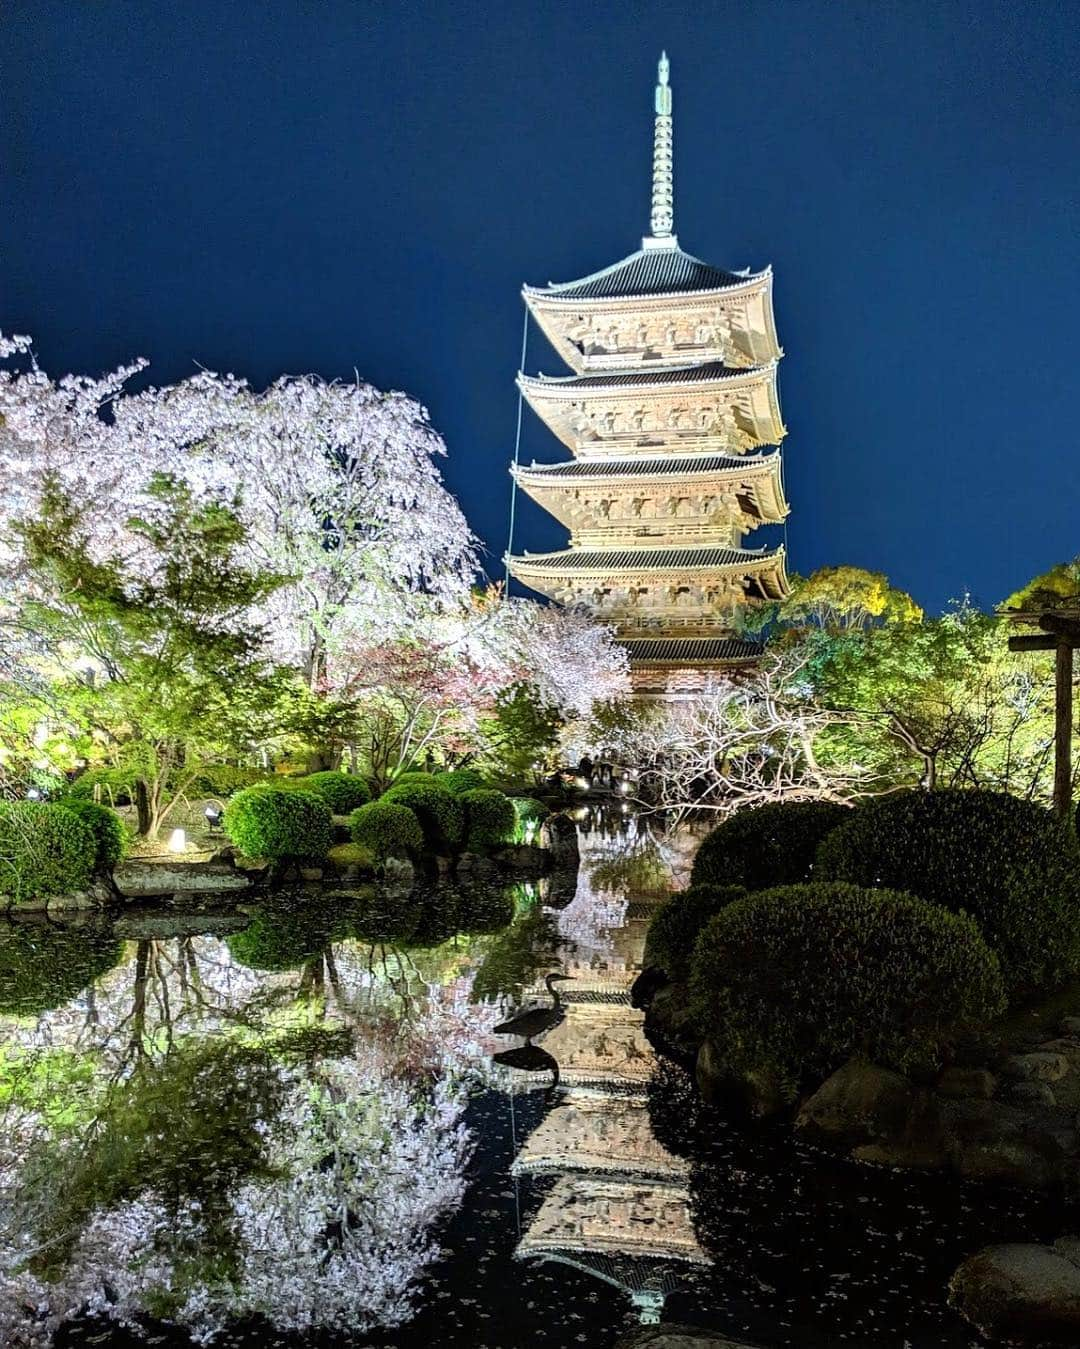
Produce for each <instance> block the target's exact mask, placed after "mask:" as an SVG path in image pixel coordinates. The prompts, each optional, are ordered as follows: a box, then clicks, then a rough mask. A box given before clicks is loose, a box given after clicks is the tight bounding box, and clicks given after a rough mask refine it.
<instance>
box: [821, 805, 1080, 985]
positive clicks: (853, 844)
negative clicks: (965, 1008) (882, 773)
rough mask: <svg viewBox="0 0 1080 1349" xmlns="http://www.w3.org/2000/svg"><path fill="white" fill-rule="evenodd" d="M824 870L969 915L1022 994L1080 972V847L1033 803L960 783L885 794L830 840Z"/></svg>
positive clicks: (824, 874) (826, 876)
mask: <svg viewBox="0 0 1080 1349" xmlns="http://www.w3.org/2000/svg"><path fill="white" fill-rule="evenodd" d="M815 876H816V877H818V878H820V879H822V880H838V881H850V882H852V883H853V884H856V885H880V886H891V887H894V888H896V889H903V890H909V891H911V892H912V893H913V894H916V895H919V896H920V897H921V898H923V899H927V900H931V901H933V902H934V903H935V904H941V905H943V906H944V907H945V908H947V909H950V910H952V911H953V912H954V913H959V912H962V911H966V912H967V913H970V914H971V915H972V917H973V918H974V919H975V921H976V922H977V923H978V925H979V927H980V928H981V929H982V933H983V936H984V937H985V938H986V940H987V942H988V943H989V945H990V947H991V949H992V950H994V951H996V952H997V954H998V957H999V958H1000V960H1001V970H1002V974H1003V976H1004V979H1005V986H1006V988H1007V989H1008V990H1009V993H1010V996H1011V997H1012V998H1014V999H1016V998H1018V997H1020V996H1023V995H1024V994H1028V993H1032V992H1035V991H1037V990H1041V989H1049V988H1053V987H1055V986H1057V985H1059V984H1061V983H1063V982H1064V981H1065V980H1067V979H1069V978H1071V977H1073V976H1074V975H1075V974H1076V973H1077V972H1078V971H1080V847H1078V846H1077V842H1076V838H1075V836H1074V835H1073V833H1072V831H1071V830H1069V829H1066V828H1064V827H1063V826H1062V825H1060V824H1059V823H1058V822H1057V820H1056V819H1055V818H1054V816H1053V815H1052V814H1051V813H1050V811H1048V810H1044V809H1043V808H1042V807H1041V806H1035V805H1032V804H1031V803H1030V802H1028V801H1021V800H1019V799H1018V798H1016V797H1014V796H1006V795H1005V794H1004V793H999V792H976V791H956V790H950V791H940V792H904V793H903V794H898V795H896V796H886V797H882V798H880V799H879V800H876V801H871V802H869V803H868V804H867V805H865V806H860V808H859V809H858V810H857V811H855V812H853V813H852V815H851V816H850V817H849V818H848V819H847V820H846V821H844V823H843V824H842V825H840V827H839V828H838V829H836V830H835V831H834V832H833V833H831V834H830V835H829V836H828V837H827V838H826V839H825V840H824V841H823V842H822V844H821V846H820V848H819V849H818V860H817V866H816V869H815Z"/></svg>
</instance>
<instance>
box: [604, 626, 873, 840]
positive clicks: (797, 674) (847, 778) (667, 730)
mask: <svg viewBox="0 0 1080 1349" xmlns="http://www.w3.org/2000/svg"><path fill="white" fill-rule="evenodd" d="M805 666H806V657H805V655H800V654H799V653H797V652H788V653H781V654H779V655H774V656H772V657H769V658H767V659H766V660H765V661H763V663H762V664H761V665H760V666H758V667H757V668H756V669H755V670H753V671H752V672H750V673H747V674H740V675H738V676H736V677H733V678H728V679H718V680H716V681H715V682H714V683H712V684H711V685H710V686H709V687H708V688H707V689H706V690H705V692H704V693H703V695H702V696H701V697H699V698H694V699H691V700H687V701H685V702H677V703H665V704H657V705H655V706H651V707H649V708H646V709H642V710H641V711H640V713H639V714H638V715H636V716H633V717H630V718H626V719H624V721H623V722H622V724H621V725H620V726H618V727H616V728H613V729H612V728H609V729H608V730H607V731H606V741H605V752H607V753H609V754H614V755H616V756H617V757H618V758H619V760H620V761H621V762H622V763H624V764H625V765H627V767H629V768H630V769H631V770H633V771H634V773H635V774H636V787H635V795H636V797H637V799H638V801H639V803H640V804H643V805H646V806H648V807H651V808H654V809H662V810H666V811H674V812H676V813H681V812H684V811H686V810H691V809H693V810H709V811H715V812H717V813H718V814H722V815H726V814H732V813H734V812H735V811H737V810H741V809H744V808H746V807H748V806H757V805H764V804H766V803H767V802H771V801H780V800H785V801H810V800H823V801H848V800H851V799H853V798H854V797H856V796H858V795H859V794H860V793H861V792H862V791H863V790H865V789H866V788H867V787H868V784H869V779H870V773H869V771H868V770H867V769H866V768H864V767H863V766H862V765H861V764H859V763H858V762H857V761H853V760H852V759H851V758H850V757H849V756H847V755H845V756H842V757H841V758H839V759H836V758H834V756H832V755H831V754H830V753H829V746H828V738H829V734H830V732H832V731H834V730H837V729H839V728H843V727H849V726H851V725H852V724H853V723H854V722H857V721H858V720H859V719H860V716H859V714H858V713H854V712H838V711H833V710H831V709H829V708H825V707H822V706H820V705H819V704H818V703H816V702H815V701H814V698H813V689H812V687H811V685H810V684H809V682H808V680H807V676H806V668H805Z"/></svg>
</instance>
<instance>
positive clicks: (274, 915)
mask: <svg viewBox="0 0 1080 1349" xmlns="http://www.w3.org/2000/svg"><path fill="white" fill-rule="evenodd" d="M333 926H334V911H333V909H332V908H331V907H330V906H329V905H328V904H302V905H297V906H292V907H289V906H287V905H280V904H273V903H270V904H268V905H267V906H266V907H265V908H263V909H259V910H258V911H257V912H256V913H255V914H254V915H253V916H252V919H251V922H250V923H249V924H248V926H247V927H246V928H244V930H243V931H242V932H234V933H231V934H230V935H229V936H227V937H226V938H225V945H226V946H227V947H228V948H229V951H230V953H231V955H232V956H233V958H234V959H235V960H238V961H239V962H240V964H241V965H246V966H247V967H248V969H251V970H265V971H273V972H278V971H283V970H295V969H299V968H300V966H301V965H303V964H305V963H306V962H307V961H309V960H314V959H315V958H316V957H318V956H320V955H321V954H322V952H323V951H324V950H325V948H326V947H327V946H329V945H330V943H331V941H332V939H333Z"/></svg>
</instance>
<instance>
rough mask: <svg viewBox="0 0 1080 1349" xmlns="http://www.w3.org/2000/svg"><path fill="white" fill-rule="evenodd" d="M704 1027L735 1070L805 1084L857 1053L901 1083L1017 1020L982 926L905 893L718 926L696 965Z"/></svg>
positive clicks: (818, 901) (739, 911) (853, 896)
mask: <svg viewBox="0 0 1080 1349" xmlns="http://www.w3.org/2000/svg"><path fill="white" fill-rule="evenodd" d="M690 985H691V995H692V1005H693V1011H694V1017H695V1019H696V1021H697V1022H698V1025H699V1027H700V1029H701V1030H702V1032H703V1033H704V1034H705V1035H706V1036H708V1038H709V1039H710V1040H711V1041H712V1042H713V1045H714V1046H715V1048H716V1050H717V1054H718V1056H719V1059H720V1062H721V1063H722V1064H724V1065H725V1066H727V1067H728V1068H729V1069H730V1070H731V1071H733V1072H738V1071H739V1070H740V1069H741V1068H746V1067H748V1066H756V1065H760V1064H769V1065H771V1066H772V1067H774V1068H776V1069H778V1070H779V1071H780V1072H781V1073H782V1074H784V1075H787V1076H790V1077H791V1078H792V1079H794V1080H795V1081H798V1080H799V1079H800V1078H801V1077H804V1076H805V1075H807V1074H812V1075H814V1076H817V1077H821V1076H824V1075H826V1074H828V1073H830V1072H832V1071H833V1070H834V1069H835V1068H837V1067H838V1066H839V1065H840V1064H841V1063H843V1062H844V1061H845V1060H846V1059H848V1058H850V1057H851V1056H852V1055H853V1054H863V1055H865V1056H866V1057H868V1058H870V1059H872V1060H873V1061H874V1062H875V1063H881V1064H885V1065H887V1066H890V1067H893V1068H896V1069H898V1070H900V1071H901V1072H903V1071H906V1070H908V1069H911V1068H915V1067H922V1066H926V1067H931V1066H935V1065H936V1064H937V1063H938V1062H939V1061H940V1058H941V1056H942V1052H943V1050H944V1049H945V1047H946V1046H947V1045H948V1044H949V1042H950V1041H951V1040H953V1039H954V1038H955V1037H957V1036H958V1035H960V1034H963V1033H964V1032H965V1031H967V1030H969V1029H971V1028H972V1027H977V1026H981V1025H984V1024H985V1023H986V1022H987V1021H989V1020H991V1019H992V1018H994V1017H996V1016H998V1015H999V1014H1000V1013H1001V1012H1002V1010H1003V1009H1004V1007H1005V996H1004V986H1003V984H1002V980H1001V972H1000V968H999V965H998V960H997V957H996V956H995V955H994V953H993V952H992V951H991V950H990V948H989V946H988V945H987V944H986V942H985V941H984V940H983V937H982V934H981V933H980V932H979V929H978V926H977V925H976V924H975V922H974V921H973V920H972V919H971V918H969V917H967V915H965V914H955V913H949V912H948V911H947V910H945V909H943V908H941V907H940V905H937V904H929V903H927V902H926V901H925V900H922V899H916V898H915V896H914V895H906V894H902V893H900V892H899V891H896V890H874V889H863V888H861V887H859V886H854V885H843V884H826V883H823V882H820V881H818V882H815V883H813V884H810V885H790V886H782V887H779V888H777V889H775V890H765V891H762V892H761V893H759V894H752V895H747V896H746V897H745V898H744V899H739V900H736V901H735V902H734V903H732V904H729V905H727V906H726V907H725V908H724V909H722V910H721V911H720V913H718V914H717V915H716V917H715V918H712V919H710V921H709V922H708V923H707V924H706V926H705V927H704V928H703V929H702V932H701V935H700V936H699V937H698V941H697V946H696V948H695V950H694V957H693V961H692V963H691V973H690Z"/></svg>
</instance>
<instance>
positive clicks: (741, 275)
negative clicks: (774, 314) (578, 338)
mask: <svg viewBox="0 0 1080 1349" xmlns="http://www.w3.org/2000/svg"><path fill="white" fill-rule="evenodd" d="M649 244H651V245H652V246H651V247H645V248H639V249H638V251H637V252H636V253H631V254H630V255H629V256H628V257H625V258H623V259H621V260H620V261H619V262H615V263H612V265H611V266H610V267H603V268H601V270H600V271H598V272H593V273H591V274H590V275H589V276H583V277H581V278H580V279H579V280H577V281H563V282H549V283H548V284H547V285H546V286H524V287H522V294H523V295H524V296H525V299H526V300H527V301H528V300H530V299H532V298H533V297H537V298H543V299H554V300H572V301H576V300H610V299H624V298H627V297H633V298H635V299H636V298H638V297H639V296H649V297H654V296H672V295H695V296H702V295H707V294H710V293H713V292H716V291H730V290H740V289H744V288H746V287H749V286H756V285H758V284H760V282H761V281H763V280H765V279H766V278H768V277H769V276H770V275H771V269H770V268H768V267H766V268H765V269H764V270H763V271H760V272H754V273H751V271H750V269H749V268H746V269H745V270H743V271H741V272H727V271H724V270H723V268H721V267H713V266H712V265H711V264H710V263H708V262H702V260H701V259H700V258H695V257H694V256H693V255H692V254H690V253H684V252H683V250H682V249H681V248H680V247H679V246H678V244H677V243H675V241H674V240H670V241H664V245H662V246H658V245H659V241H657V240H651V239H650V240H649Z"/></svg>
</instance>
